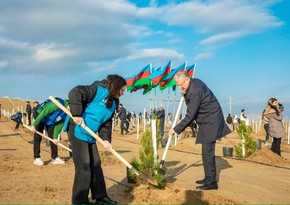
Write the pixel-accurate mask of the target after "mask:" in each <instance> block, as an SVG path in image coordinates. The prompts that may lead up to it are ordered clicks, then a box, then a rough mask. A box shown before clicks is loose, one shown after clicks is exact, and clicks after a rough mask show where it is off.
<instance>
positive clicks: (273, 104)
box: [264, 98, 285, 156]
mask: <svg viewBox="0 0 290 205" xmlns="http://www.w3.org/2000/svg"><path fill="white" fill-rule="evenodd" d="M268 105H269V107H267V108H266V110H265V113H264V115H265V117H267V118H268V119H269V134H270V136H271V137H273V142H272V146H271V150H272V151H273V152H274V153H276V154H278V155H280V156H281V148H280V147H281V139H282V138H284V137H285V133H284V128H283V123H282V120H283V115H282V112H283V111H284V106H283V104H282V103H281V102H279V101H278V100H277V99H276V98H270V99H269V101H268Z"/></svg>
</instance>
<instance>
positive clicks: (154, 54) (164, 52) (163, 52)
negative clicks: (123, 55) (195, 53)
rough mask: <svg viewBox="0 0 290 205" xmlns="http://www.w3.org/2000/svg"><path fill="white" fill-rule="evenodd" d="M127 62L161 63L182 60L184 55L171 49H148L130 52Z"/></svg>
mask: <svg viewBox="0 0 290 205" xmlns="http://www.w3.org/2000/svg"><path fill="white" fill-rule="evenodd" d="M127 59H128V60H135V59H147V60H149V59H161V61H162V60H163V59H164V60H168V59H172V60H183V59H184V55H183V54H180V53H178V52H177V51H176V50H173V49H164V48H148V49H141V50H137V51H135V52H132V55H130V56H128V58H127Z"/></svg>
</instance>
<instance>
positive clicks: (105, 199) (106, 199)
mask: <svg viewBox="0 0 290 205" xmlns="http://www.w3.org/2000/svg"><path fill="white" fill-rule="evenodd" d="M117 203H118V202H117V201H114V200H112V199H110V198H109V197H108V196H104V197H102V198H98V199H96V202H95V204H117Z"/></svg>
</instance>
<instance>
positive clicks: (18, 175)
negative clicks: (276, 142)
mask: <svg viewBox="0 0 290 205" xmlns="http://www.w3.org/2000/svg"><path fill="white" fill-rule="evenodd" d="M0 103H1V101H0ZM2 108H3V104H2ZM14 126H15V123H14V122H11V121H9V120H8V119H3V118H2V119H1V120H0V153H1V155H0V171H1V175H0V181H1V183H0V202H1V204H69V203H70V202H71V190H72V183H73V177H74V166H73V162H72V159H71V158H70V156H69V153H68V151H66V150H64V149H63V148H59V156H60V157H61V158H63V159H64V160H66V163H65V164H64V165H53V164H51V158H50V149H49V147H47V146H46V144H45V143H44V141H45V140H43V143H42V144H41V158H42V160H43V161H44V163H45V165H44V166H36V165H34V164H33V152H32V150H33V144H31V141H32V139H33V137H32V136H33V135H32V133H31V132H29V131H27V130H25V129H23V128H20V129H19V130H18V131H15V130H14V129H13V128H14ZM142 127H143V126H141V128H142ZM148 128H149V127H148ZM135 130H136V129H134V130H131V131H130V134H129V135H125V136H124V135H120V134H119V127H118V126H116V127H115V131H114V132H113V143H112V144H113V148H114V149H115V150H116V151H117V152H118V153H119V154H120V155H122V156H123V157H124V158H125V159H126V160H128V161H130V160H131V159H132V157H133V156H138V153H139V149H140V143H139V140H137V139H136V131H135ZM253 137H254V138H256V139H263V136H262V135H253ZM239 142H240V138H239V137H238V135H237V134H236V133H231V134H230V135H228V136H227V138H224V139H223V140H221V141H219V142H217V145H216V164H217V178H218V181H219V189H218V190H214V191H198V190H196V188H195V187H196V186H197V184H195V181H196V180H199V179H202V177H203V167H202V161H201V154H200V153H201V146H200V145H195V139H194V138H192V137H190V136H186V138H182V139H181V140H179V141H178V142H177V146H176V147H174V143H172V144H171V146H170V149H169V151H168V154H167V156H166V159H165V164H164V167H165V168H166V186H165V188H164V189H161V190H158V189H155V188H154V187H151V186H148V185H144V184H143V185H142V184H141V185H135V184H129V183H128V182H127V179H126V167H125V165H124V164H123V163H121V162H120V161H119V160H117V158H116V157H115V156H113V155H112V154H110V153H107V152H105V151H104V149H103V148H102V147H101V146H100V145H99V144H98V146H99V149H100V155H101V159H102V166H103V170H104V175H105V180H106V184H107V191H108V194H109V196H110V197H111V198H113V199H115V200H117V201H118V202H119V203H120V204H240V203H243V204H273V203H275V204H289V203H290V189H289V187H290V164H289V161H290V151H289V150H290V145H288V144H286V141H283V144H282V147H281V148H282V157H283V158H282V157H280V156H278V155H276V154H274V153H273V152H271V150H269V148H267V147H265V146H264V144H262V146H263V148H262V149H261V150H258V151H257V152H256V153H254V154H253V155H252V156H250V157H249V158H247V159H246V160H238V159H236V158H235V157H230V158H226V157H223V154H222V148H223V146H233V145H235V144H237V143H239ZM62 143H63V144H64V145H67V144H68V140H67V136H66V134H65V133H63V134H62ZM163 151H164V150H163V148H161V147H159V149H158V155H159V158H161V157H162V155H163ZM273 190H275V194H273Z"/></svg>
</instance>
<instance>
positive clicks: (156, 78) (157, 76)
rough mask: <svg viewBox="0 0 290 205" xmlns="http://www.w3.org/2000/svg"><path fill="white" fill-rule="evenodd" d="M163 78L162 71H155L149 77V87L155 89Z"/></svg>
mask: <svg viewBox="0 0 290 205" xmlns="http://www.w3.org/2000/svg"><path fill="white" fill-rule="evenodd" d="M162 76H163V70H162V69H161V67H159V68H157V69H155V70H154V71H153V72H152V73H151V74H150V75H149V79H150V80H151V83H152V84H151V86H152V88H155V87H157V86H158V85H159V83H160V81H161V78H162Z"/></svg>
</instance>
